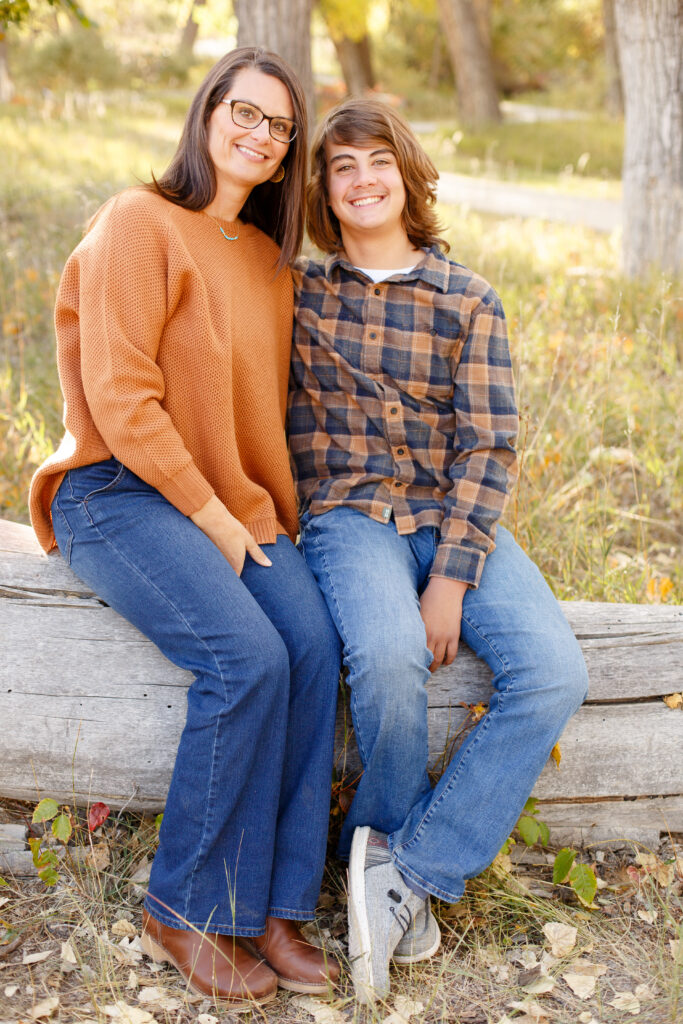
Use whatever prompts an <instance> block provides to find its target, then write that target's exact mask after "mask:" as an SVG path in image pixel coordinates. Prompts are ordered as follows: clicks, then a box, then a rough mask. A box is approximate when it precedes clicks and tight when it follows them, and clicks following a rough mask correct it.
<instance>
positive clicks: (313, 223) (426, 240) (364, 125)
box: [307, 99, 450, 253]
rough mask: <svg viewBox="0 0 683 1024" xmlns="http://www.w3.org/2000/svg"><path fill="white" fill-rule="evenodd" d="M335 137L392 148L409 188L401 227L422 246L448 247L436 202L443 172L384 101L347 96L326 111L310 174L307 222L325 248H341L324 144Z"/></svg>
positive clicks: (315, 141)
mask: <svg viewBox="0 0 683 1024" xmlns="http://www.w3.org/2000/svg"><path fill="white" fill-rule="evenodd" d="M327 142H334V143H338V144H344V143H346V144H347V145H350V146H358V147H366V146H368V145H370V144H372V143H373V142H382V143H383V144H384V145H385V146H388V147H389V149H391V151H392V152H393V154H394V156H395V157H396V161H397V163H398V168H399V171H400V172H401V177H402V178H403V184H404V185H405V190H406V205H405V207H404V210H403V226H404V227H405V229H406V233H407V235H408V238H409V239H410V241H411V242H412V244H413V245H414V246H415V247H416V248H419V249H423V248H426V249H428V248H430V247H431V246H432V245H437V246H439V248H440V249H441V250H442V251H443V252H448V250H449V248H450V246H449V244H448V242H447V241H446V240H445V238H443V237H441V234H440V232H441V230H442V229H441V226H440V224H439V221H438V218H437V216H436V213H435V212H434V204H435V202H436V182H437V180H438V177H439V173H438V171H437V169H436V167H435V166H434V164H433V163H432V161H431V160H430V158H429V157H428V156H427V154H426V153H425V151H424V150H423V149H422V147H421V146H420V144H419V142H418V141H417V139H416V138H415V136H414V135H413V133H412V131H411V129H410V128H409V127H408V125H407V124H406V122H405V121H404V120H403V118H402V117H400V115H399V114H397V113H396V111H395V110H393V109H392V108H391V107H390V106H388V105H387V104H386V103H382V102H380V101H379V100H372V99H349V100H345V101H344V102H343V103H340V104H339V106H337V107H335V108H334V109H333V110H331V111H330V112H329V113H328V114H326V115H325V117H324V118H323V120H322V122H321V123H320V125H319V126H318V128H317V130H316V132H315V135H314V137H313V145H312V150H311V178H310V181H309V183H308V189H307V227H308V234H309V236H310V238H311V241H312V242H313V243H314V244H315V245H317V246H318V248H319V249H321V250H322V251H323V252H326V253H332V252H337V251H338V250H339V249H341V248H342V240H341V229H340V226H339V221H338V220H337V218H336V216H335V215H334V213H333V212H332V210H331V209H330V207H329V205H328V195H327V158H326V153H325V146H326V143H327Z"/></svg>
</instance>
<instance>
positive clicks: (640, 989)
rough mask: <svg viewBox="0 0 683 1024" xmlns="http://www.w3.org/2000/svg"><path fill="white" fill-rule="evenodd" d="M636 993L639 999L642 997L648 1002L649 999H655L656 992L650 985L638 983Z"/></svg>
mask: <svg viewBox="0 0 683 1024" xmlns="http://www.w3.org/2000/svg"><path fill="white" fill-rule="evenodd" d="M635 994H636V995H637V997H638V999H642V1000H643V1002H645V1003H646V1002H647V1001H648V1000H649V999H654V997H655V994H654V992H653V991H652V989H651V988H650V987H649V986H648V985H636V991H635Z"/></svg>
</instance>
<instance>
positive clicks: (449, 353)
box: [382, 317, 459, 403]
mask: <svg viewBox="0 0 683 1024" xmlns="http://www.w3.org/2000/svg"><path fill="white" fill-rule="evenodd" d="M458 348H459V346H458V340H457V338H452V337H449V336H444V335H442V334H440V333H439V331H438V330H437V328H436V326H435V325H434V320H433V319H431V318H427V317H423V318H420V319H416V321H415V322H414V323H413V324H411V325H410V326H408V325H406V326H405V327H400V328H398V329H396V328H389V329H387V330H386V338H385V346H384V351H383V357H382V369H383V372H384V373H386V374H387V375H388V376H390V377H392V378H393V380H394V381H395V382H396V384H397V386H398V387H399V388H400V389H401V390H402V391H406V392H407V393H408V394H409V395H412V396H413V397H414V398H417V399H419V400H421V401H422V400H427V401H430V400H431V401H433V402H436V403H450V402H451V401H452V399H453V389H454V377H455V369H456V366H457V360H456V359H455V358H454V353H455V351H456V350H457V349H458Z"/></svg>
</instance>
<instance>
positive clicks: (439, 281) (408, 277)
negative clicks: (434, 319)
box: [324, 245, 450, 293]
mask: <svg viewBox="0 0 683 1024" xmlns="http://www.w3.org/2000/svg"><path fill="white" fill-rule="evenodd" d="M324 267H325V277H326V278H327V279H328V281H332V279H333V274H334V272H335V271H336V270H337V268H343V269H344V270H346V271H348V272H349V273H350V274H353V275H354V276H355V277H357V278H359V279H362V280H365V275H364V274H363V273H362V272H361V271H359V270H358V268H357V267H354V265H353V264H352V263H350V262H349V258H348V256H347V255H346V253H345V252H344V250H343V249H340V250H338V251H337V252H333V253H330V255H329V256H327V257H326V258H325V262H324ZM449 277H450V262H449V261H448V259H447V258H446V256H444V254H443V253H442V252H441V249H439V247H438V245H433V246H432V247H431V249H424V250H423V256H422V259H421V260H419V261H418V263H417V264H416V265H415V266H414V267H413V269H412V270H410V271H408V273H407V274H399V275H398V279H397V280H398V281H424V283H425V284H428V285H431V286H432V287H433V288H438V289H439V290H440V291H442V292H444V293H446V292H447V291H448V282H449ZM388 280H389V281H393V280H394V278H393V277H390V278H388Z"/></svg>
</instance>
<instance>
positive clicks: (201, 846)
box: [30, 48, 339, 1005]
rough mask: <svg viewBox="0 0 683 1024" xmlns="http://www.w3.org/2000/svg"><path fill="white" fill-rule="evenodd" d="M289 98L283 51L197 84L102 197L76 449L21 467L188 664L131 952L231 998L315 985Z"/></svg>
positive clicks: (318, 735)
mask: <svg viewBox="0 0 683 1024" xmlns="http://www.w3.org/2000/svg"><path fill="white" fill-rule="evenodd" d="M305 159H306V119H305V102H304V97H303V94H302V90H301V87H300V85H299V83H298V81H297V80H296V78H295V77H294V75H293V73H292V71H291V70H290V69H289V68H288V67H287V65H286V64H285V63H284V62H283V61H282V60H281V59H280V58H279V57H277V56H276V55H275V54H272V53H268V52H265V51H263V50H259V49H252V48H241V49H238V50H235V51H233V52H232V53H229V54H228V55H227V56H225V57H224V58H223V59H222V60H221V61H219V62H218V64H217V65H216V66H215V67H214V68H213V69H212V70H211V71H210V72H209V74H208V76H207V77H206V79H205V80H204V82H203V83H202V85H201V86H200V88H199V91H198V93H197V95H196V96H195V98H194V101H193V103H192V105H191V108H190V111H189V114H188V116H187V120H186V123H185V127H184V131H183V135H182V138H181V140H180V143H179V146H178V150H177V152H176V154H175V156H174V158H173V160H172V161H171V164H170V166H169V168H168V170H167V171H166V173H165V174H164V175H163V176H162V177H161V178H160V179H159V180H158V181H157V180H156V179H155V180H154V181H153V182H152V184H151V185H149V186H144V187H138V188H133V189H129V190H127V191H125V192H123V193H121V194H120V195H117V196H114V197H113V199H111V200H110V201H109V202H108V203H106V204H105V205H104V206H103V207H102V209H101V210H100V211H99V212H98V213H97V215H96V216H95V218H94V219H93V221H92V223H91V224H90V227H89V230H88V232H87V234H86V236H85V238H84V239H83V241H82V242H81V243H80V245H79V246H78V247H77V248H76V250H75V251H74V253H73V254H72V255H71V257H70V259H69V261H68V262H67V265H66V268H65V270H64V274H63V277H62V281H61V284H60V287H59V292H58V297H57V307H56V320H55V322H56V332H57V353H58V362H59V370H60V379H61V382H62V388H63V391H64V398H65V426H66V435H65V437H64V440H63V442H62V444H61V446H60V448H59V450H58V451H57V452H56V453H55V455H54V456H52V457H51V458H50V459H49V460H48V461H47V462H46V463H45V464H44V465H43V466H42V467H41V468H40V469H39V470H38V472H37V473H36V475H35V477H34V480H33V483H32V488H31V501H30V503H31V514H32V521H33V524H34V528H35V530H36V533H37V536H38V538H39V540H40V542H41V543H42V545H43V547H44V548H45V549H46V550H49V549H50V548H51V547H52V546H53V545H54V544H55V542H56V544H57V545H58V547H59V549H60V551H61V553H62V554H63V556H64V558H65V559H66V560H67V562H68V563H69V564H70V565H71V567H72V568H73V569H74V571H75V572H76V573H77V574H78V575H79V576H80V577H81V578H82V579H83V580H84V581H86V582H87V583H88V584H89V585H90V586H92V588H93V589H94V590H95V591H96V592H97V593H98V594H99V595H100V596H101V597H102V598H103V599H104V600H105V601H106V602H107V603H108V604H110V605H111V606H112V607H113V608H115V609H116V610H117V611H118V612H120V613H121V614H122V615H123V616H125V617H126V618H127V619H128V620H129V621H130V622H132V623H133V624H134V625H135V626H137V627H138V628H139V629H140V630H141V631H142V632H143V633H145V634H146V635H147V636H149V637H150V638H151V639H152V640H153V641H154V642H155V643H156V644H157V645H158V647H159V648H160V649H161V650H162V651H163V652H164V654H165V655H166V656H167V657H168V658H170V659H171V660H172V661H173V662H175V663H176V664H178V665H181V666H182V667H183V668H187V669H190V670H191V671H192V672H193V673H194V675H195V681H194V683H193V685H192V686H191V687H190V689H189V692H188V712H187V720H186V724H185V728H184V731H183V734H182V737H181V740H180V745H179V748H178V753H177V758H176V763H175V768H174V773H173V778H172V780H171V785H170V790H169V794H168V802H167V805H166V811H165V814H164V819H163V824H162V828H161V834H160V843H159V850H158V852H157V855H156V857H155V860H154V865H153V868H152V874H151V879H150V885H149V893H148V896H147V899H146V904H145V911H144V917H143V936H142V944H143V947H144V949H145V951H146V952H147V953H149V954H150V955H151V956H152V957H153V958H154V959H155V960H157V961H162V960H166V961H169V962H170V963H172V964H174V965H175V967H176V968H177V969H178V970H179V971H180V972H181V974H182V975H183V976H184V977H185V978H186V979H187V981H188V983H189V984H190V986H191V987H192V988H193V989H195V990H197V991H199V992H201V993H204V994H208V995H211V996H213V997H214V998H215V999H216V1000H224V1001H228V1002H230V1003H231V1004H233V1005H234V1004H236V1003H238V1004H239V1003H243V1002H245V1001H246V1000H249V999H254V1000H258V1001H259V1002H265V1001H266V1000H267V999H269V998H271V997H273V996H274V995H275V992H276V989H277V985H278V984H279V985H280V986H282V987H284V988H288V989H293V990H295V991H303V992H313V993H315V992H325V991H327V989H328V987H329V985H330V983H333V982H334V981H336V979H337V977H338V965H337V964H336V963H335V962H334V961H332V960H331V959H329V958H327V957H325V955H324V953H323V951H322V950H319V949H317V948H316V947H314V946H312V945H310V944H309V943H307V942H306V940H305V939H304V938H303V936H302V935H301V933H300V931H299V926H298V922H300V921H306V920H312V919H313V917H314V910H315V905H316V899H317V896H318V892H319V887H320V881H321V877H322V870H323V862H324V854H325V836H326V830H327V817H328V812H329V783H330V775H331V764H332V746H333V731H334V711H335V694H336V683H337V677H338V669H339V647H338V640H337V636H336V631H335V630H334V627H333V625H332V623H331V620H330V618H329V616H328V613H327V611H326V608H325V604H324V602H323V600H322V598H321V596H320V594H319V592H318V589H317V587H316V584H315V581H314V580H313V578H312V576H311V574H310V573H309V571H308V570H307V568H306V566H305V564H304V562H303V560H302V559H301V557H300V555H299V554H298V552H297V551H296V549H295V548H294V546H293V543H292V542H293V541H294V539H295V536H296V532H297V511H296V503H295V497H294V488H293V483H292V478H291V475H290V470H289V463H288V456H287V447H286V442H285V437H284V429H283V423H284V416H285V409H286V393H287V377H288V367H289V354H290V337H291V323H292V282H291V275H290V272H289V269H288V264H289V262H290V261H291V259H292V258H293V257H294V255H295V254H296V252H297V250H298V248H299V245H300V242H301V237H302V231H303V209H302V195H303V186H304V174H305V169H304V168H305Z"/></svg>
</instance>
